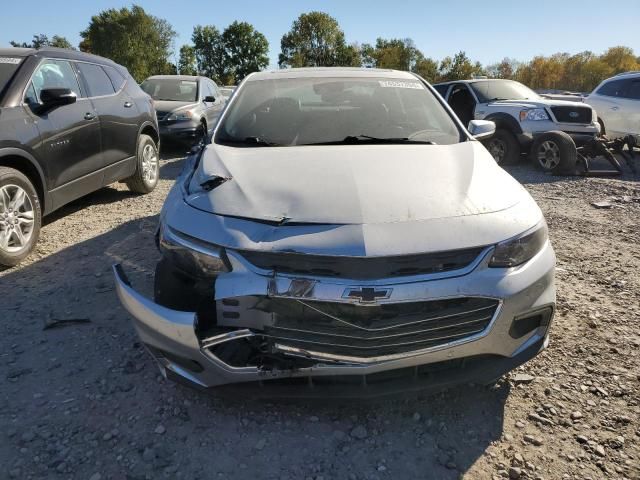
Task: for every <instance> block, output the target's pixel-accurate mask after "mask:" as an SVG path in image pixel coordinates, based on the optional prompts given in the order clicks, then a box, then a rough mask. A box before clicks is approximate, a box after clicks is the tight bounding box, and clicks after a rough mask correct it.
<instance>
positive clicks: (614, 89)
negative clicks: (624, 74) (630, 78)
mask: <svg viewBox="0 0 640 480" xmlns="http://www.w3.org/2000/svg"><path fill="white" fill-rule="evenodd" d="M624 83H625V82H624V80H622V79H621V80H611V81H610V82H607V83H605V84H604V85H602V86H601V87H600V88H599V89H598V91H597V92H596V93H597V94H598V95H605V96H607V97H621V96H622V91H623V90H624Z"/></svg>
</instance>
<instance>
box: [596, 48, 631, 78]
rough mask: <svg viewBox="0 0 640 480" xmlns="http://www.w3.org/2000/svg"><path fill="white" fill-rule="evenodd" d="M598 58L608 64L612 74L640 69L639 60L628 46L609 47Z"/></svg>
mask: <svg viewBox="0 0 640 480" xmlns="http://www.w3.org/2000/svg"><path fill="white" fill-rule="evenodd" d="M600 60H602V61H603V62H604V63H606V64H607V65H609V67H611V69H612V70H613V73H614V74H616V73H622V72H630V71H634V70H639V69H640V62H639V61H638V59H637V58H636V56H635V55H634V53H633V49H631V48H629V47H621V46H618V47H611V48H609V49H608V50H607V51H606V52H604V54H602V56H601V57H600Z"/></svg>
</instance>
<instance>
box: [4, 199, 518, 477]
mask: <svg viewBox="0 0 640 480" xmlns="http://www.w3.org/2000/svg"><path fill="white" fill-rule="evenodd" d="M119 195H122V193H121V192H114V191H109V190H108V189H105V191H101V192H97V193H96V194H94V195H93V197H94V198H85V199H83V200H82V201H80V202H77V203H76V205H75V206H72V207H71V208H82V205H83V204H84V203H83V202H92V203H95V202H96V201H100V200H102V201H105V202H106V201H111V200H112V199H113V198H115V197H117V196H119ZM95 197H98V198H95ZM156 222H157V215H154V216H149V217H146V218H142V219H139V220H135V221H130V222H127V223H124V224H122V225H121V226H119V227H117V228H115V229H113V230H111V231H109V232H107V233H105V234H103V235H100V236H97V237H95V238H92V239H90V240H87V241H84V242H80V243H78V244H76V245H73V246H71V247H68V248H66V249H64V250H62V251H59V252H57V253H54V254H52V255H50V256H48V257H46V258H43V259H42V260H40V261H37V262H35V263H33V264H30V265H27V266H25V267H16V268H14V269H11V270H10V271H7V272H4V273H3V274H2V276H0V284H1V285H3V286H4V285H11V291H12V292H13V293H12V295H11V296H10V297H9V298H6V299H5V300H4V301H3V304H2V312H1V315H0V316H1V317H2V322H0V347H1V348H0V352H3V353H2V356H1V357H0V392H2V395H0V431H7V430H10V429H14V428H19V429H20V431H25V432H26V431H34V432H62V433H61V435H63V438H64V442H65V445H68V456H70V457H73V456H74V455H79V456H82V455H84V454H85V452H86V444H87V438H93V437H91V435H92V433H91V432H98V433H97V434H96V435H98V438H101V437H102V435H103V434H104V432H105V431H107V432H108V431H111V430H112V429H114V428H116V429H117V431H118V441H119V442H120V444H121V445H126V444H132V445H136V447H135V448H132V449H131V451H130V453H129V454H128V455H130V456H131V457H132V459H134V458H135V459H137V460H136V462H137V463H134V464H135V465H137V466H136V467H135V469H134V471H133V472H131V471H129V470H127V469H124V467H122V466H120V465H119V464H118V462H116V460H115V458H114V455H115V452H114V451H112V450H111V449H110V448H106V449H104V451H102V449H97V450H96V449H94V450H95V452H94V454H95V455H96V460H100V461H101V463H102V464H104V465H111V466H110V467H108V469H107V471H105V472H103V473H108V474H109V475H111V474H113V475H115V476H116V477H117V476H118V475H122V474H125V473H126V474H127V475H129V474H133V475H146V474H148V473H150V472H153V471H155V470H154V469H155V468H156V467H157V466H154V465H155V464H154V463H153V462H154V461H155V460H148V459H147V460H148V461H147V460H145V457H143V456H142V455H143V452H144V451H145V448H147V446H146V445H147V444H149V445H151V444H152V442H156V443H155V444H154V445H155V446H154V447H153V448H155V449H159V448H160V449H161V448H166V447H163V446H169V445H171V446H172V447H171V448H170V449H169V450H168V451H169V453H168V455H169V456H171V455H174V456H173V457H171V462H174V463H178V464H180V463H182V464H183V465H184V471H185V472H190V473H187V475H186V478H195V477H198V471H199V472H200V476H202V474H204V475H205V476H206V477H210V476H211V475H210V474H208V473H207V472H211V471H219V472H226V473H228V474H230V475H231V476H233V474H234V473H238V471H237V468H238V467H237V460H229V459H238V458H242V459H243V462H244V463H245V464H249V465H250V466H251V468H255V469H256V471H258V472H261V471H263V470H264V474H265V475H264V476H260V475H259V476H257V477H255V478H266V477H268V478H271V476H273V478H277V474H278V472H280V468H285V469H290V468H293V467H291V465H295V468H300V469H301V470H300V472H296V471H295V470H291V471H292V472H293V474H294V477H293V478H304V477H305V476H308V475H310V474H313V472H312V471H311V470H308V469H307V467H306V466H307V465H324V467H322V468H323V469H324V470H323V471H326V474H327V475H328V476H329V477H330V478H348V476H349V474H350V472H358V478H360V476H361V474H362V472H371V473H372V474H373V475H380V473H381V472H382V471H383V470H382V469H388V470H389V471H390V472H392V473H393V476H394V477H395V478H425V475H426V477H427V478H444V479H448V478H451V479H453V478H458V476H459V475H460V472H465V471H466V470H468V469H469V468H470V466H471V465H473V464H474V463H475V462H476V461H477V460H478V458H480V457H481V456H482V455H483V454H484V453H485V451H486V449H487V447H489V445H490V444H491V443H492V442H494V441H496V440H498V439H499V438H500V437H501V434H502V431H503V416H504V405H505V401H506V399H507V396H508V393H509V389H508V386H507V385H506V384H501V385H499V386H498V387H495V388H494V389H481V388H464V389H456V390H452V391H449V392H446V393H442V394H438V395H434V396H430V397H425V398H420V397H415V396H414V397H412V398H410V399H406V398H399V397H394V398H393V399H390V400H388V401H382V400H381V401H376V402H373V403H362V402H357V401H353V402H351V403H349V404H345V403H344V402H342V403H341V404H332V403H326V402H325V403H323V404H318V403H315V402H308V401H301V402H291V401H289V402H286V403H281V402H270V403H267V402H264V401H261V402H255V401H250V400H247V399H246V398H245V399H240V400H236V401H233V402H230V401H228V400H222V399H219V398H216V396H215V395H214V394H207V393H203V392H197V391H194V390H190V389H188V388H186V387H183V386H180V385H177V384H173V383H171V382H167V381H165V380H162V379H160V378H159V376H158V370H157V369H156V366H155V365H154V363H153V361H152V360H151V359H150V358H149V356H148V355H147V354H146V352H145V351H144V350H143V348H142V347H141V345H140V344H139V342H138V340H137V337H136V335H135V333H134V331H133V328H132V326H131V324H130V320H129V318H128V315H127V313H126V312H125V311H124V310H123V309H122V307H121V306H120V304H119V302H118V300H117V298H116V294H115V291H114V285H113V279H112V276H111V265H112V264H113V263H116V262H120V263H122V264H123V265H124V266H125V268H126V270H127V273H128V274H129V276H130V279H131V281H132V283H133V284H134V285H135V286H136V288H138V289H140V291H141V292H142V293H144V294H146V295H150V292H151V285H152V279H153V270H154V266H155V262H156V261H157V259H158V253H157V250H156V248H155V245H154V239H153V236H154V229H155V226H156ZM51 320H56V321H59V322H60V325H59V326H58V327H57V328H51V329H44V327H45V325H46V324H47V323H49V322H51ZM65 322H67V323H65ZM65 402H66V403H65ZM127 419H129V420H127ZM158 424H162V425H163V429H166V434H163V436H160V435H158V434H157V431H156V433H155V434H154V433H153V432H154V429H156V428H157V426H158ZM114 425H115V426H114ZM49 434H50V433H47V435H49ZM214 434H215V435H214ZM43 435H44V434H43ZM54 435H57V433H56V434H54ZM212 435H213V436H212ZM36 438H37V439H36V440H34V441H33V442H34V443H33V444H30V448H37V447H38V445H40V444H42V445H41V447H42V449H43V450H44V446H45V445H46V444H48V443H50V442H51V441H52V439H46V438H44V439H41V438H40V437H36ZM204 439H208V440H206V441H205V440H204ZM214 439H215V440H214ZM263 439H267V441H268V442H269V444H271V445H272V446H273V447H274V448H277V450H278V451H279V452H290V453H289V455H290V456H291V455H293V456H295V457H296V460H295V461H294V462H293V464H289V463H288V461H287V460H285V458H284V457H282V458H281V459H280V457H279V456H276V457H275V459H272V458H270V457H269V456H268V455H267V456H266V458H262V457H264V455H257V454H255V451H256V450H255V449H256V444H258V445H259V444H260V442H263ZM207 441H208V442H213V444H215V445H217V448H216V449H214V450H211V448H210V447H209V445H210V444H208V443H206V442H207ZM23 442H24V440H22V439H21V437H20V435H18V436H17V437H15V438H13V439H11V440H9V441H8V443H7V444H5V446H4V447H1V448H0V464H4V465H9V464H13V461H14V459H15V455H16V454H17V452H18V450H19V449H20V448H22V446H23V445H24V443H23ZM302 445H303V446H302ZM148 448H151V447H150V446H149V447H148ZM176 449H178V450H176ZM260 450H261V448H260ZM212 451H215V452H216V454H214V455H212V453H211V452H212ZM171 452H177V453H175V454H173V453H171ZM265 452H266V450H265ZM296 452H297V453H296ZM147 457H148V455H147ZM43 458H44V457H43ZM279 459H280V460H279ZM327 459H329V460H327ZM52 461H53V460H52V459H49V460H48V462H49V463H51V462H52ZM327 461H328V462H329V463H327ZM145 462H146V463H145ZM380 462H384V463H380ZM67 464H68V465H71V460H67ZM92 464H93V463H92V462H89V463H88V464H86V465H84V466H83V465H82V464H78V466H77V467H74V468H75V470H73V472H74V474H76V475H77V476H78V477H80V476H84V477H86V478H88V477H89V476H90V475H91V469H92V468H93V467H92ZM194 465H198V466H199V467H198V468H199V469H201V470H193V471H192V470H189V469H190V468H192V467H191V466H194ZM49 468H51V467H49ZM194 468H195V467H194ZM309 468H310V467H309ZM314 468H315V467H314ZM318 468H319V467H318ZM210 469H213V470H210ZM138 470H139V471H138ZM47 472H48V470H47V465H46V464H39V465H34V467H33V473H34V474H36V476H37V475H42V476H46V475H47ZM48 473H50V471H49V472H48ZM297 473H300V476H298V475H297ZM118 478H120V477H118ZM371 478H374V477H371Z"/></svg>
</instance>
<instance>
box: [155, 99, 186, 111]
mask: <svg viewBox="0 0 640 480" xmlns="http://www.w3.org/2000/svg"><path fill="white" fill-rule="evenodd" d="M196 105H197V103H196V102H177V101H173V100H154V101H153V106H154V108H155V109H156V112H158V113H169V112H173V111H174V110H177V109H179V108H191V107H195V106H196Z"/></svg>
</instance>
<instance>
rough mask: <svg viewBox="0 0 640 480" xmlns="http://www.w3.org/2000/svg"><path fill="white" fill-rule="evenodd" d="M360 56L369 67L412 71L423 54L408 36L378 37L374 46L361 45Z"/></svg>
mask: <svg viewBox="0 0 640 480" xmlns="http://www.w3.org/2000/svg"><path fill="white" fill-rule="evenodd" d="M362 58H363V61H364V63H365V65H369V66H371V67H376V68H393V69H395V70H405V71H412V70H413V69H414V67H415V66H416V63H417V62H418V61H419V60H422V59H423V55H422V53H421V52H420V50H418V49H417V48H416V46H415V44H414V43H413V40H411V39H410V38H405V39H402V40H401V39H399V38H392V39H390V40H387V39H384V38H378V39H377V40H376V45H375V46H371V45H368V44H364V45H363V46H362Z"/></svg>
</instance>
